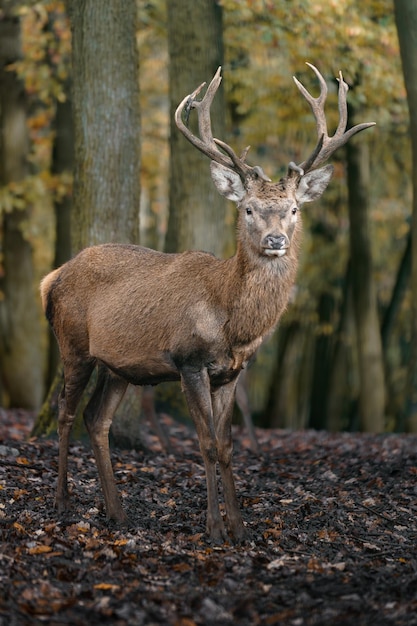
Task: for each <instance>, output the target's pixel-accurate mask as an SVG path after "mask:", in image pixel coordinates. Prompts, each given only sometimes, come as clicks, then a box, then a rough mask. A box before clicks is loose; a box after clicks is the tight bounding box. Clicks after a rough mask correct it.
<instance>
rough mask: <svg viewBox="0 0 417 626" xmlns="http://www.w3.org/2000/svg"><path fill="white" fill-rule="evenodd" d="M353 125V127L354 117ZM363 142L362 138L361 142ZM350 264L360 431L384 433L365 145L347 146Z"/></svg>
mask: <svg viewBox="0 0 417 626" xmlns="http://www.w3.org/2000/svg"><path fill="white" fill-rule="evenodd" d="M351 123H353V120H352V116H351ZM361 139H362V138H361ZM347 163H348V189H349V220H350V234H349V243H350V262H351V272H352V298H353V308H354V315H355V324H356V338H357V350H358V367H359V376H360V390H359V413H360V428H361V430H362V431H364V432H382V431H383V430H384V413H385V381H384V366H383V355H382V342H381V333H380V325H379V320H378V313H377V302H376V293H375V285H374V281H373V276H372V252H371V247H372V246H371V241H372V235H371V228H370V217H369V200H368V194H369V191H368V189H369V150H368V146H367V144H366V142H364V141H363V139H362V140H353V141H351V142H350V143H349V144H348V145H347Z"/></svg>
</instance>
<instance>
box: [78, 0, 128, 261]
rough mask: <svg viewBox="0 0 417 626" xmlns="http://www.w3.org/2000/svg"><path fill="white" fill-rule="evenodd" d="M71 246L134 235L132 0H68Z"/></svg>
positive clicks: (125, 239) (79, 247)
mask: <svg viewBox="0 0 417 626" xmlns="http://www.w3.org/2000/svg"><path fill="white" fill-rule="evenodd" d="M70 7H71V20H72V33H73V62H72V65H73V76H72V83H73V107H74V128H75V172H74V195H73V210H72V228H71V234H72V242H73V251H74V252H77V251H78V250H80V249H81V248H84V247H85V246H90V245H93V244H98V243H104V242H112V241H117V242H131V243H137V242H138V239H139V201H140V182H139V169H140V153H139V148H140V118H139V76H138V69H139V61H138V54H137V46H136V22H137V20H136V2H135V1H134V0H124V2H122V3H121V2H120V1H119V0H106V2H96V1H95V0H72V1H71V2H70Z"/></svg>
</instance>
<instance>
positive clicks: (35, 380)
mask: <svg viewBox="0 0 417 626" xmlns="http://www.w3.org/2000/svg"><path fill="white" fill-rule="evenodd" d="M0 42H1V43H0V129H1V132H0V184H2V185H6V184H8V183H10V182H19V181H21V180H23V179H24V178H25V176H26V175H27V174H28V168H27V161H26V159H27V155H28V136H27V127H26V97H25V92H24V88H23V85H22V84H21V82H20V81H19V80H18V78H17V76H16V74H15V73H14V72H12V71H9V70H8V69H6V66H7V65H8V64H10V63H11V62H13V61H16V60H17V59H18V58H19V57H20V54H21V51H20V25H19V22H18V21H17V20H16V17H15V15H11V14H8V13H7V12H6V13H5V14H4V15H2V19H1V20H0ZM29 212H30V207H29V206H28V207H26V206H25V207H24V208H19V209H12V210H11V212H7V213H4V214H3V224H2V255H3V272H2V274H3V275H2V277H1V281H0V290H1V293H2V299H1V302H0V370H1V380H2V384H3V389H2V396H3V397H2V399H1V401H2V403H6V404H8V405H9V406H13V407H21V408H25V409H37V408H39V406H40V404H41V401H42V397H43V376H44V372H43V369H44V368H43V352H42V345H41V329H40V307H39V299H38V294H37V286H36V284H35V275H34V268H33V257H32V246H31V244H30V242H29V241H28V239H27V238H26V237H25V236H24V233H23V229H24V226H25V223H26V222H27V220H28V219H29Z"/></svg>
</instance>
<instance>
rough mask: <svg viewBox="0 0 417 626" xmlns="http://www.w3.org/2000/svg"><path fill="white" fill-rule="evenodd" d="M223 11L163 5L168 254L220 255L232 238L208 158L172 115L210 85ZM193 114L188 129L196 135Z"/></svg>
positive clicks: (203, 5)
mask: <svg viewBox="0 0 417 626" xmlns="http://www.w3.org/2000/svg"><path fill="white" fill-rule="evenodd" d="M222 41H223V39H222V8H221V6H220V5H219V4H217V3H216V2H213V1H207V0H193V1H191V0H187V1H185V2H184V1H183V0H170V2H168V42H169V54H170V72H169V75H170V79H169V81H170V84H169V91H170V101H171V114H170V119H171V139H170V151H171V162H170V198H169V206H170V210H169V220H168V232H167V238H166V250H167V251H168V252H175V251H181V250H186V249H190V248H192V249H199V250H206V251H209V252H213V253H214V254H216V255H219V256H223V255H224V253H225V250H226V248H227V245H228V243H229V241H230V239H231V238H232V237H233V234H232V233H233V230H234V228H233V219H229V220H228V222H227V221H226V220H227V214H226V202H225V200H224V198H223V197H221V196H220V195H219V194H218V192H217V191H216V189H215V187H214V185H213V183H212V180H211V176H210V168H209V160H208V158H207V157H205V156H204V155H202V154H201V153H200V152H199V151H198V150H196V148H194V147H193V146H191V144H189V143H188V142H187V141H186V140H185V139H184V137H183V136H182V135H181V133H180V132H179V131H178V129H177V127H176V125H175V121H174V112H175V109H176V108H177V106H178V104H179V103H180V102H181V100H182V99H183V98H184V97H185V96H186V95H187V94H189V93H191V92H192V91H193V90H194V89H195V88H196V87H197V86H198V85H199V84H201V83H202V82H203V81H207V82H209V81H210V80H211V78H212V77H213V75H214V74H215V72H216V70H217V68H218V67H219V65H221V64H222V62H223V43H222ZM194 118H195V112H194V113H192V114H191V118H190V126H191V127H192V129H193V130H194V132H196V126H195V121H196V120H195V119H194ZM224 118H225V109H224V95H223V89H222V87H220V89H219V91H218V92H217V94H216V97H215V99H214V102H213V105H212V121H213V133H214V136H215V137H219V138H224V136H225V123H224Z"/></svg>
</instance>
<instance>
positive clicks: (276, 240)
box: [263, 235, 288, 250]
mask: <svg viewBox="0 0 417 626" xmlns="http://www.w3.org/2000/svg"><path fill="white" fill-rule="evenodd" d="M263 245H264V247H265V248H269V249H270V250H281V249H282V248H286V247H287V246H288V238H287V237H286V236H285V235H267V236H266V237H265V238H264V240H263Z"/></svg>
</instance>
